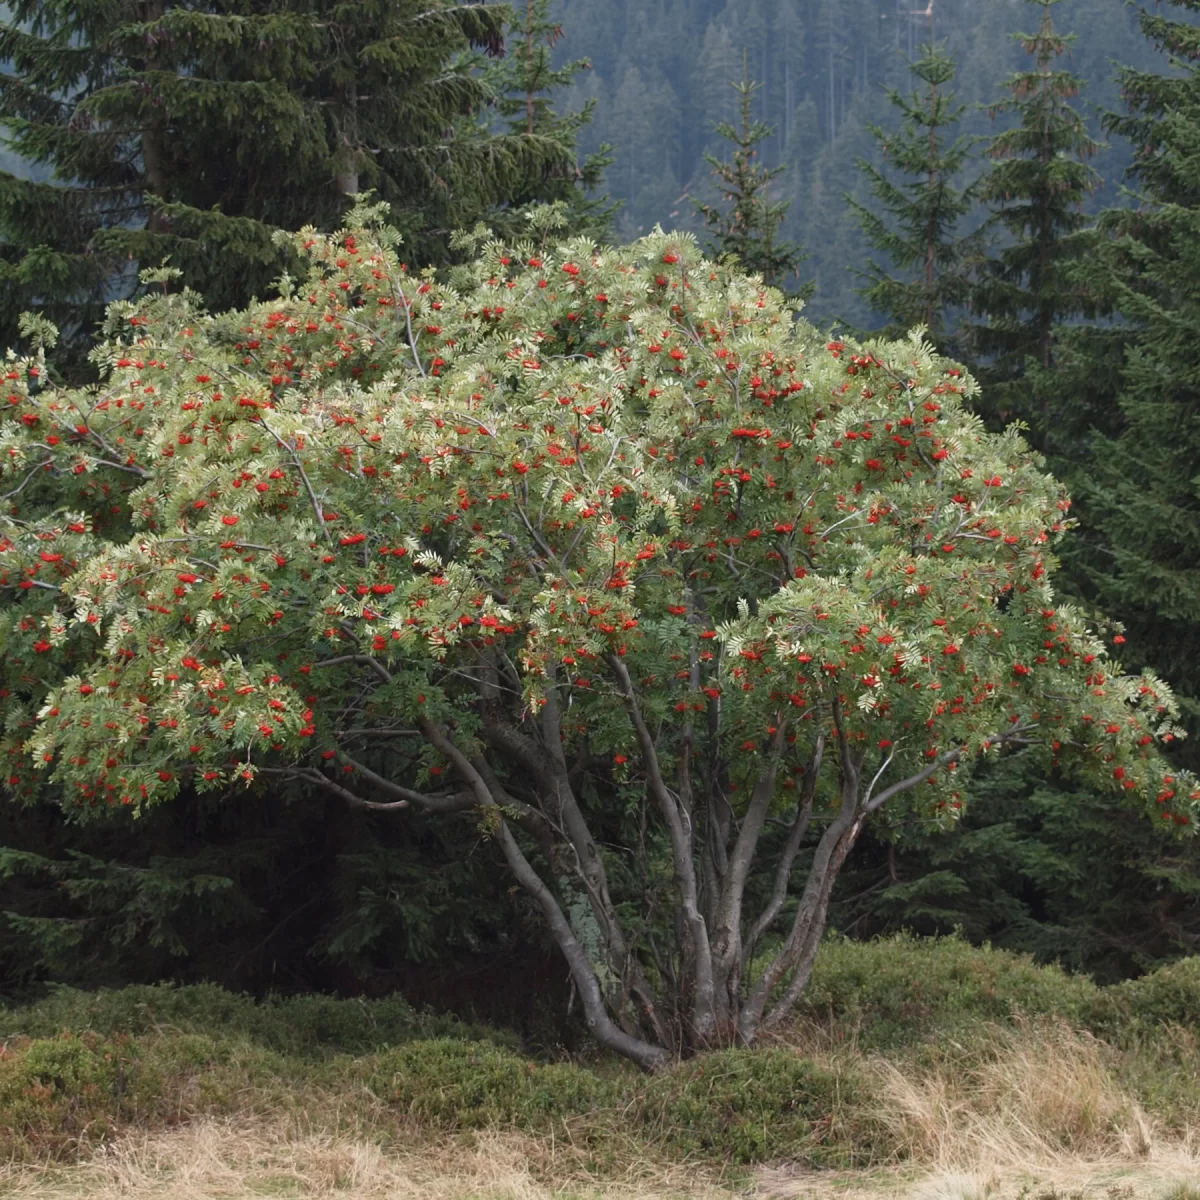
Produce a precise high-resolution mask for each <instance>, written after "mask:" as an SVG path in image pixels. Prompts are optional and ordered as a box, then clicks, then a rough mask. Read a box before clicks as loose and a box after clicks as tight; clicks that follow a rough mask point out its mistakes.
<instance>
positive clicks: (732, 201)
mask: <svg viewBox="0 0 1200 1200" xmlns="http://www.w3.org/2000/svg"><path fill="white" fill-rule="evenodd" d="M730 86H731V87H732V88H733V90H734V91H735V92H736V93H737V98H738V123H737V124H736V125H733V124H731V123H730V122H728V121H718V122H717V124H716V126H715V128H716V132H717V133H719V134H720V135H721V137H723V138H725V139H726V141H728V142H730V143H732V145H733V158H732V159H731V160H730V161H728V162H726V161H724V160H723V159H720V158H718V157H717V156H716V155H715V154H705V156H704V160H705V162H707V163H708V164H709V166H710V167H712V173H713V175H714V176H715V177H716V180H717V192H718V194H719V196H720V202H719V203H715V204H706V203H699V202H697V203H696V211H697V212H698V213H699V214H700V215H701V216H702V217H703V218H704V222H705V224H706V225H707V226H708V231H709V235H710V236H709V249H710V250H711V252H712V253H713V254H714V256H716V255H725V254H729V255H734V256H735V257H736V258H737V260H738V262H739V263H741V265H742V267H743V268H744V269H745V270H747V271H749V272H751V273H753V274H755V275H761V276H762V277H763V280H764V281H765V282H766V283H768V284H770V285H772V286H780V285H782V283H783V282H784V280H786V279H788V278H789V277H792V276H795V275H796V274H797V272H798V271H799V269H800V266H801V264H802V263H803V262H804V260H805V259H806V258H807V257H808V255H807V254H805V253H804V252H803V251H802V250H801V249H800V248H799V247H798V246H796V245H795V244H794V243H792V242H785V241H780V240H778V239H779V227H780V225H782V224H783V221H784V218H785V217H786V216H787V212H788V209H789V208H790V207H791V202H790V201H788V200H782V201H777V202H772V200H771V181H772V180H773V179H775V178H776V176H778V175H781V174H782V173H783V172H784V171H785V170H786V169H787V168H786V167H785V166H777V167H767V166H764V165H763V163H761V162H760V161H759V160H758V147H759V145H760V144H761V143H762V142H763V141H764V140H765V139H767V138H769V137H770V136H771V134H772V133H773V132H774V130H773V128H772V127H771V126H770V125H768V124H767V122H766V121H756V120H754V117H753V113H752V108H753V102H754V95H755V93H756V92H757V91H759V89H760V87H761V85H760V84H758V83H756V82H754V81H753V80H751V79H749V78H748V75H747V71H746V66H745V63H744V62H743V65H742V78H741V79H740V80H738V81H735V82H733V83H731V84H730Z"/></svg>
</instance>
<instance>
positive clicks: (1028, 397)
mask: <svg viewBox="0 0 1200 1200" xmlns="http://www.w3.org/2000/svg"><path fill="white" fill-rule="evenodd" d="M1029 3H1032V4H1035V5H1037V6H1038V7H1039V8H1040V9H1041V10H1042V12H1041V21H1040V24H1039V27H1038V30H1037V32H1036V33H1018V34H1014V35H1013V36H1014V39H1015V40H1016V41H1017V42H1018V43H1019V44H1020V45H1021V46H1022V47H1023V48H1024V50H1025V51H1026V53H1027V54H1029V55H1030V56H1031V58H1032V59H1033V62H1032V63H1031V64H1030V66H1029V67H1027V68H1026V69H1025V70H1022V71H1018V72H1017V73H1016V74H1015V75H1013V76H1012V77H1011V78H1010V79H1009V80H1008V81H1007V82H1006V83H1005V85H1004V86H1005V90H1006V91H1007V92H1008V95H1007V96H1006V97H1005V98H1004V99H1002V100H1000V101H999V102H998V103H996V104H994V105H992V106H991V115H992V117H993V119H994V118H996V117H1004V116H1014V117H1016V118H1017V120H1018V124H1016V125H1015V126H1013V127H1012V128H1011V129H1007V130H1004V131H1003V132H1002V133H999V134H997V135H996V136H994V137H993V138H991V139H990V141H989V143H988V153H989V155H990V156H991V158H992V159H994V160H996V162H995V165H994V166H993V167H992V168H991V169H990V170H989V171H988V172H987V174H986V175H985V176H984V178H983V179H982V180H981V182H980V184H979V198H980V199H981V200H982V201H984V202H985V203H987V204H989V205H991V206H992V209H993V212H992V218H991V225H992V226H993V228H998V229H999V230H1000V231H1002V234H1003V235H1004V242H1005V244H1004V245H1003V248H1002V249H1001V250H1000V251H999V253H998V254H996V256H995V257H993V258H990V259H989V260H988V261H987V262H985V263H984V264H983V265H982V269H981V271H980V273H979V278H978V280H977V282H976V283H975V285H974V287H973V289H972V293H971V308H972V311H973V312H974V314H975V315H976V316H977V317H980V318H982V320H980V321H978V322H976V323H975V324H973V325H972V326H971V328H970V343H971V351H972V356H973V358H974V359H975V361H976V363H977V364H978V367H977V372H976V373H977V374H978V375H979V377H980V381H981V383H983V385H984V391H983V397H982V400H983V404H984V405H985V407H986V410H987V412H988V413H989V414H990V415H993V416H995V417H996V418H998V420H999V421H1000V422H1001V423H1006V422H1008V421H1011V420H1013V419H1021V420H1023V421H1025V422H1026V424H1027V425H1028V426H1029V428H1030V431H1031V436H1032V438H1033V441H1034V443H1035V444H1036V445H1037V446H1038V447H1039V449H1041V450H1043V451H1048V450H1050V449H1051V443H1053V449H1054V450H1056V451H1060V452H1061V451H1065V450H1067V449H1068V447H1069V446H1070V445H1071V443H1072V442H1073V441H1078V440H1079V439H1080V438H1081V437H1082V436H1083V435H1084V434H1086V432H1087V426H1086V416H1085V414H1086V410H1084V411H1083V412H1081V411H1080V408H1079V407H1076V406H1074V405H1073V404H1071V403H1070V401H1072V400H1074V399H1075V398H1076V397H1075V396H1074V395H1073V393H1072V392H1071V390H1070V389H1068V388H1064V387H1063V383H1062V379H1061V378H1059V377H1056V375H1055V374H1054V371H1055V367H1056V366H1057V365H1058V364H1057V363H1056V342H1057V339H1058V330H1059V327H1060V325H1061V324H1062V323H1063V322H1064V321H1067V320H1070V319H1072V318H1075V317H1078V316H1080V315H1082V314H1083V312H1084V311H1085V310H1086V309H1087V304H1086V301H1085V298H1084V297H1083V296H1082V294H1081V292H1080V289H1079V286H1078V284H1077V283H1076V282H1075V280H1074V279H1073V278H1072V276H1071V274H1070V264H1071V260H1072V258H1073V257H1074V256H1075V254H1076V253H1077V250H1078V239H1076V238H1074V235H1076V234H1077V233H1078V232H1079V231H1080V230H1082V229H1083V228H1084V226H1085V225H1086V224H1087V221H1088V218H1087V217H1086V216H1085V214H1084V212H1083V201H1084V199H1085V198H1086V197H1087V195H1088V194H1089V193H1090V192H1091V191H1093V190H1094V189H1095V187H1096V186H1097V184H1098V182H1099V176H1098V175H1097V174H1096V172H1095V171H1094V170H1093V169H1092V168H1091V167H1090V166H1088V165H1087V160H1088V159H1089V158H1091V157H1092V156H1093V155H1094V154H1095V153H1096V151H1097V150H1098V149H1099V144H1098V143H1097V142H1096V141H1095V140H1094V139H1093V138H1091V137H1090V136H1089V134H1088V130H1087V122H1086V121H1085V119H1084V118H1083V116H1082V115H1081V114H1080V113H1079V111H1078V110H1077V109H1076V108H1074V107H1073V106H1072V104H1071V101H1072V100H1073V99H1074V97H1075V96H1077V95H1078V93H1079V89H1080V81H1079V80H1078V79H1077V78H1076V77H1075V76H1074V75H1073V74H1072V73H1071V72H1070V71H1068V70H1064V69H1061V68H1060V67H1058V66H1056V64H1057V63H1058V61H1059V60H1060V59H1061V58H1062V57H1063V56H1064V55H1066V54H1067V53H1068V52H1069V50H1070V47H1071V44H1072V42H1073V41H1074V36H1073V35H1071V36H1064V35H1062V34H1060V33H1058V32H1057V31H1056V30H1055V28H1054V20H1053V15H1052V11H1051V10H1052V8H1053V6H1054V5H1055V4H1057V3H1058V0H1029ZM1079 417H1084V423H1083V425H1082V428H1081V427H1080V420H1079V419H1077V418H1079Z"/></svg>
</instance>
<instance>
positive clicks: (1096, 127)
mask: <svg viewBox="0 0 1200 1200" xmlns="http://www.w3.org/2000/svg"><path fill="white" fill-rule="evenodd" d="M932 8H933V16H932V21H931V19H930V17H929V16H928V15H927V14H926V10H925V9H923V8H921V6H920V5H918V4H916V3H913V2H912V0H728V2H724V0H661V2H658V3H653V4H645V3H640V2H639V0H557V9H558V13H559V19H560V20H561V22H562V25H563V30H564V33H565V35H566V36H565V38H564V39H563V42H562V43H561V50H562V53H563V54H565V55H568V56H572V57H575V56H579V55H586V56H587V57H589V58H590V59H591V62H592V68H593V69H592V70H591V71H590V72H587V73H584V74H582V75H581V76H579V78H578V80H577V82H576V84H575V87H574V88H573V90H572V99H571V103H572V105H573V106H575V107H579V106H581V105H582V103H583V102H584V101H585V100H587V99H594V100H595V101H596V102H597V104H596V110H595V116H594V118H593V121H592V123H591V125H590V126H589V127H588V129H587V130H586V131H585V133H584V137H583V139H582V143H583V145H584V146H585V147H586V148H588V149H594V148H595V147H596V146H598V145H599V144H600V143H602V142H609V143H611V144H612V145H613V146H614V148H615V154H616V161H615V163H614V164H613V166H612V168H611V169H610V170H609V172H608V176H607V186H608V190H609V192H610V193H611V194H612V196H613V197H614V198H617V199H620V200H621V201H622V202H623V209H622V212H621V216H620V219H619V221H618V229H619V231H620V233H621V234H622V236H634V235H636V234H638V233H643V232H647V231H648V230H650V229H651V228H653V226H654V225H655V224H656V223H661V224H662V225H663V227H664V228H671V227H681V228H686V227H692V228H694V227H696V218H695V216H694V210H693V204H692V201H693V200H694V199H701V200H702V199H707V198H708V197H709V195H710V193H711V186H712V185H711V171H710V168H709V167H708V165H707V164H706V163H705V161H704V158H703V155H704V152H705V151H714V150H715V151H718V152H719V151H720V142H721V139H720V138H719V137H718V136H717V135H716V134H714V132H713V125H714V123H715V122H717V121H722V120H731V119H733V118H734V117H735V115H736V113H735V107H736V99H737V97H736V95H735V93H734V91H733V89H732V88H731V87H730V86H729V85H730V83H731V82H732V81H735V80H738V79H740V78H741V76H742V69H743V64H745V66H746V69H747V71H748V73H749V75H750V76H751V78H753V79H756V80H758V81H759V82H760V83H761V84H762V88H761V90H760V91H759V92H758V94H757V97H756V106H757V107H756V112H755V116H756V117H759V118H761V119H763V120H765V121H767V122H769V123H770V124H771V125H772V126H774V130H775V132H774V134H773V135H772V137H771V138H770V139H769V140H767V141H766V142H765V143H764V144H763V156H764V158H765V160H766V161H767V162H768V163H770V164H772V165H776V164H778V165H783V166H784V167H786V171H785V173H784V174H782V175H781V176H780V177H779V179H778V180H777V182H776V185H775V191H776V193H777V195H778V197H779V198H780V199H786V200H790V201H791V202H792V203H791V210H790V212H789V215H788V218H787V221H786V223H785V225H784V229H783V233H784V236H786V237H787V238H789V239H792V240H795V241H797V242H800V243H802V244H803V245H804V247H805V248H806V249H807V250H808V253H809V255H810V258H809V261H808V262H807V264H806V265H805V268H804V274H805V276H806V277H807V278H809V279H811V280H813V281H814V282H815V289H814V293H813V297H812V301H811V305H810V310H809V316H810V318H812V319H813V320H815V321H816V322H817V323H818V324H820V323H822V322H827V321H832V320H834V319H836V318H837V317H839V316H840V317H846V318H848V319H851V320H853V321H855V322H857V323H859V324H869V323H870V317H869V311H868V310H867V309H866V307H865V306H864V304H863V302H862V301H861V299H860V298H859V297H858V296H857V295H856V294H855V290H854V289H855V288H856V287H857V286H859V285H860V281H859V280H858V278H857V277H856V274H855V269H856V266H859V265H861V264H863V263H864V260H865V259H866V258H867V257H868V250H867V247H866V245H865V243H864V241H863V238H862V235H861V232H860V230H859V225H858V221H857V219H856V217H855V214H854V213H853V211H852V210H851V209H850V208H849V207H848V206H847V205H846V204H845V203H844V199H843V198H844V196H845V195H846V194H847V193H850V194H852V195H854V196H855V197H856V198H858V199H860V200H866V199H867V188H866V184H865V181H864V179H863V176H862V172H860V171H859V170H858V168H857V165H856V164H857V160H858V159H860V158H866V159H870V160H875V159H877V157H878V153H877V147H876V144H875V141H874V139H873V138H872V137H871V134H870V132H869V129H868V126H869V125H871V124H879V125H883V126H889V125H892V124H894V123H895V119H896V118H895V116H894V113H893V111H892V110H891V107H890V106H889V105H888V103H887V100H886V97H885V91H886V89H888V88H892V87H899V88H901V89H902V90H904V89H907V87H908V86H909V83H908V79H907V66H906V63H907V60H909V59H912V58H915V57H916V56H917V55H918V52H919V50H920V47H921V45H922V44H923V43H925V42H928V40H929V35H930V29H931V27H932V30H933V35H934V37H935V39H937V40H938V41H942V40H944V41H945V44H946V49H947V51H948V53H949V54H950V56H951V57H952V58H953V59H954V60H955V62H956V64H957V66H958V79H957V82H956V84H955V90H956V92H957V94H958V97H959V99H960V100H961V101H963V102H964V103H967V104H969V105H972V106H973V107H972V108H970V109H969V110H968V111H967V112H966V113H965V114H964V117H963V120H962V125H961V128H962V131H963V132H964V133H966V134H968V135H975V136H987V135H989V134H993V133H995V132H997V129H996V127H995V125H994V123H993V121H992V120H991V119H990V117H989V114H988V112H987V106H988V105H990V104H993V103H994V102H996V101H997V100H998V99H999V98H1000V88H1001V85H1002V83H1003V81H1004V79H1005V78H1006V77H1007V76H1009V75H1010V74H1012V73H1013V72H1014V71H1016V70H1017V69H1018V68H1020V67H1021V65H1022V62H1021V60H1022V59H1023V58H1024V54H1023V52H1022V49H1021V47H1020V46H1019V45H1018V44H1016V43H1015V42H1014V41H1013V40H1012V38H1011V36H1010V35H1011V34H1013V33H1016V32H1027V31H1031V30H1032V29H1035V28H1036V25H1037V12H1036V11H1035V10H1032V9H1030V7H1029V6H1028V5H1027V4H1025V3H1023V0H935V2H934V3H933V5H932ZM1136 16H1137V14H1136V10H1135V9H1132V8H1130V7H1128V6H1126V5H1125V4H1123V3H1121V0H1063V3H1061V4H1059V5H1058V6H1057V7H1056V9H1055V13H1054V18H1055V24H1056V25H1057V27H1058V28H1059V29H1060V30H1062V31H1064V32H1070V31H1073V32H1075V33H1076V34H1077V35H1078V40H1077V41H1076V43H1075V45H1074V48H1073V52H1072V55H1071V61H1070V64H1069V65H1070V67H1071V69H1072V70H1073V72H1074V73H1075V74H1076V75H1078V76H1079V77H1080V78H1081V79H1082V80H1084V81H1085V82H1086V87H1085V90H1084V92H1083V94H1082V95H1081V97H1080V98H1079V105H1080V107H1081V108H1082V109H1083V110H1084V111H1085V112H1088V113H1089V115H1090V118H1091V124H1092V131H1093V133H1094V134H1095V135H1096V136H1097V137H1100V136H1101V133H1100V124H1099V119H1098V114H1097V110H1098V109H1105V108H1109V109H1111V108H1118V107H1119V106H1120V95H1119V89H1118V87H1117V85H1116V83H1115V82H1114V78H1113V76H1114V61H1115V60H1119V61H1120V62H1121V63H1123V64H1126V65H1129V66H1135V67H1145V66H1148V65H1149V64H1150V63H1152V62H1153V61H1154V59H1155V55H1154V52H1153V50H1152V49H1151V47H1150V46H1149V45H1148V44H1147V43H1146V41H1145V39H1144V38H1143V37H1141V35H1140V34H1139V33H1138V30H1137V19H1136ZM1129 161H1130V158H1129V147H1128V145H1127V144H1125V143H1123V142H1122V141H1121V140H1120V139H1116V140H1114V141H1113V142H1112V144H1111V145H1109V146H1108V147H1107V148H1106V149H1105V150H1104V151H1103V152H1102V153H1101V154H1100V155H1099V156H1098V157H1097V159H1096V160H1095V163H1094V165H1095V166H1096V168H1097V170H1098V171H1099V173H1100V175H1101V176H1102V178H1103V179H1104V181H1105V183H1104V186H1103V188H1101V189H1100V190H1099V191H1098V192H1097V193H1096V194H1095V195H1094V196H1093V197H1092V198H1091V200H1090V207H1091V208H1092V209H1094V210H1098V209H1099V208H1100V207H1103V206H1105V205H1108V204H1111V203H1114V202H1116V200H1117V198H1118V192H1119V187H1120V181H1121V176H1122V173H1123V172H1124V169H1125V168H1126V166H1127V165H1128V164H1129ZM980 169H982V164H981V163H978V162H976V163H975V164H974V165H973V166H972V167H971V168H970V170H971V171H972V172H974V173H978V171H979V170H980Z"/></svg>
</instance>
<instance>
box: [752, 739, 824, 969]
mask: <svg viewBox="0 0 1200 1200" xmlns="http://www.w3.org/2000/svg"><path fill="white" fill-rule="evenodd" d="M824 756H825V735H824V734H821V736H820V737H818V738H817V745H816V749H815V750H814V751H813V756H812V761H811V762H810V763H809V764H808V773H807V775H806V776H805V778H804V792H803V794H802V795H801V796H800V798H799V800H798V802H797V804H796V819H795V820H794V821H793V822H792V827H791V829H789V830H788V838H787V842H786V843H785V845H784V847H783V853H782V854H781V855H780V857H779V863H778V865H777V866H776V868H775V882H774V886H773V887H772V888H771V895H770V898H769V899H768V900H767V903H766V906H765V907H764V908H763V910H762V913H761V914H760V915H759V918H758V920H757V921H755V922H754V928H753V929H751V931H750V937H749V939H748V941H747V950H746V953H747V954H748V955H749V956H750V957H753V955H754V947H755V946H756V945H757V944H758V939H759V938H760V937H762V935H763V934H764V933H766V931H767V930H768V929H770V928H771V925H772V924H773V923H774V921H775V918H776V917H778V916H779V914H780V912H782V911H783V906H784V903H785V902H786V900H787V893H788V884H789V883H790V882H791V878H792V866H793V865H794V864H795V861H796V855H797V854H799V853H800V843H801V842H802V841H803V840H804V835H805V833H807V832H808V823H809V820H810V819H811V818H812V809H813V800H814V798H815V796H816V792H817V779H818V777H819V776H820V774H821V759H822V758H823V757H824Z"/></svg>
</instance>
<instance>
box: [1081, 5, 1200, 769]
mask: <svg viewBox="0 0 1200 1200" xmlns="http://www.w3.org/2000/svg"><path fill="white" fill-rule="evenodd" d="M1172 6H1173V7H1174V8H1175V9H1176V10H1184V11H1183V12H1176V13H1175V14H1169V13H1168V12H1165V11H1155V12H1149V11H1147V12H1143V13H1142V15H1141V25H1142V30H1143V32H1144V33H1145V35H1146V36H1147V37H1148V38H1149V39H1150V40H1151V42H1152V43H1153V44H1154V45H1155V46H1156V47H1157V48H1158V49H1159V50H1160V51H1163V52H1165V53H1166V54H1167V55H1168V56H1169V58H1168V61H1167V62H1166V63H1164V64H1163V66H1164V71H1163V73H1161V74H1156V73H1152V72H1147V71H1134V70H1129V69H1126V70H1123V71H1122V72H1121V76H1120V79H1121V86H1122V90H1123V92H1124V95H1125V98H1126V105H1127V111H1126V112H1125V113H1123V114H1111V115H1109V116H1108V117H1107V118H1106V121H1105V124H1106V128H1107V129H1108V131H1109V132H1111V133H1114V134H1117V135H1119V136H1121V137H1125V138H1128V139H1129V140H1130V142H1131V143H1132V144H1133V147H1134V158H1133V168H1132V172H1131V174H1132V177H1133V180H1134V183H1135V185H1136V188H1137V196H1136V199H1137V206H1136V207H1135V208H1127V209H1114V210H1110V211H1108V212H1105V213H1104V214H1102V216H1101V219H1100V222H1099V225H1100V232H1101V234H1102V235H1104V236H1103V237H1102V238H1101V239H1100V240H1098V242H1097V244H1096V247H1095V250H1096V253H1095V254H1094V255H1093V256H1092V257H1091V259H1090V260H1089V262H1090V265H1091V273H1090V278H1091V279H1092V280H1093V286H1094V288H1095V290H1096V292H1097V293H1098V294H1107V295H1109V296H1110V297H1111V301H1112V304H1113V307H1114V309H1115V310H1116V311H1117V312H1118V313H1119V314H1120V316H1121V317H1122V318H1123V320H1124V322H1125V323H1126V324H1127V326H1128V327H1129V329H1128V336H1129V337H1130V340H1131V344H1130V346H1129V348H1128V350H1127V352H1126V356H1125V363H1124V369H1123V371H1122V374H1121V381H1120V390H1119V394H1118V397H1117V404H1118V413H1119V418H1120V421H1121V423H1122V424H1123V430H1122V431H1121V432H1119V434H1118V435H1116V436H1108V437H1101V438H1098V439H1097V440H1096V442H1095V444H1094V451H1095V452H1094V460H1093V463H1092V467H1091V471H1090V480H1089V481H1088V484H1087V486H1085V487H1082V488H1078V489H1077V490H1080V491H1081V499H1082V500H1083V502H1084V503H1083V507H1084V509H1085V513H1086V515H1087V522H1088V525H1089V526H1090V527H1091V529H1090V534H1091V536H1090V537H1089V543H1090V547H1091V549H1092V550H1093V551H1094V552H1093V553H1092V554H1091V556H1090V559H1089V561H1088V568H1089V570H1088V579H1089V582H1090V584H1091V585H1092V587H1093V588H1094V590H1095V593H1096V595H1097V596H1098V598H1099V600H1100V601H1101V602H1102V603H1103V604H1105V605H1107V606H1108V608H1109V611H1111V612H1113V613H1114V614H1115V615H1118V616H1120V617H1121V618H1122V619H1123V620H1124V621H1125V623H1126V626H1127V630H1126V633H1127V634H1128V637H1129V647H1128V653H1127V658H1128V660H1129V662H1128V664H1127V665H1131V666H1136V665H1137V664H1139V663H1153V664H1154V666H1155V668H1156V669H1157V670H1159V671H1161V672H1162V673H1163V675H1164V676H1165V678H1166V679H1167V680H1168V681H1170V682H1171V683H1172V684H1173V685H1174V686H1175V687H1176V689H1177V690H1178V691H1179V692H1180V694H1181V698H1182V699H1183V700H1184V701H1185V707H1187V708H1188V709H1190V712H1191V719H1190V721H1189V724H1190V725H1191V728H1192V731H1193V736H1192V737H1191V738H1190V739H1189V741H1188V742H1187V743H1186V744H1185V745H1184V746H1183V747H1182V748H1181V751H1180V753H1181V756H1182V757H1183V758H1185V759H1186V760H1187V761H1189V762H1195V761H1197V754H1198V753H1200V742H1198V739H1197V736H1196V735H1197V734H1200V720H1198V719H1197V718H1198V717H1200V681H1198V680H1197V676H1196V662H1197V659H1198V658H1200V472H1198V470H1197V463H1198V462H1200V337H1198V336H1197V331H1198V330H1200V293H1198V291H1197V287H1196V281H1197V279H1200V26H1197V25H1196V24H1195V23H1194V19H1195V18H1194V14H1196V13H1198V12H1200V0H1172ZM1189 17H1190V19H1189Z"/></svg>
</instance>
